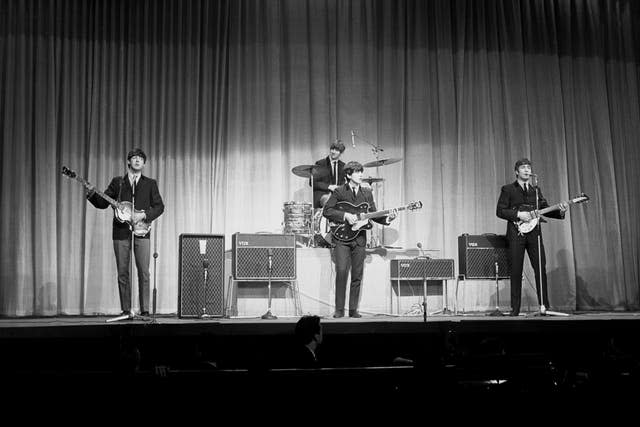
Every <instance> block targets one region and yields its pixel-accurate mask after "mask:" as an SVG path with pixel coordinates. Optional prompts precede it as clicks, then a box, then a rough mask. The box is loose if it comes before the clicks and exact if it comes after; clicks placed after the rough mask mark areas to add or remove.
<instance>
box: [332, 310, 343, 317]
mask: <svg viewBox="0 0 640 427" xmlns="http://www.w3.org/2000/svg"><path fill="white" fill-rule="evenodd" d="M339 317H344V310H336V311H334V312H333V318H334V319H337V318H339Z"/></svg>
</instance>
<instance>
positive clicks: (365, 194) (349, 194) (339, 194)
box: [322, 184, 387, 246]
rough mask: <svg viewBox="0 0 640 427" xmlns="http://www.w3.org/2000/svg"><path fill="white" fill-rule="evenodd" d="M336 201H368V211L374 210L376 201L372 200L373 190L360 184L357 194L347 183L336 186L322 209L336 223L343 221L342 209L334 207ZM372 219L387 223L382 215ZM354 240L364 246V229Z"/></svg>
mask: <svg viewBox="0 0 640 427" xmlns="http://www.w3.org/2000/svg"><path fill="white" fill-rule="evenodd" d="M338 202H349V203H351V204H353V205H356V206H357V205H359V204H361V203H365V202H366V203H368V204H369V210H368V212H376V211H377V209H376V203H375V201H374V200H373V192H372V191H371V189H370V188H365V187H363V186H360V190H359V191H358V194H357V196H354V195H353V191H351V187H350V186H349V184H344V185H342V186H340V187H338V188H336V190H335V191H334V192H333V193H332V194H331V197H329V200H328V201H327V204H326V205H325V206H324V210H323V211H322V214H323V215H324V216H325V217H326V218H327V219H328V220H329V221H331V222H335V223H338V224H341V223H344V222H345V221H344V211H342V210H340V209H338V208H336V204H337V203H338ZM371 220H372V221H375V222H377V223H379V224H383V225H387V217H386V216H382V217H379V218H372V219H371ZM356 241H357V243H358V245H360V246H364V245H365V244H366V242H367V237H366V230H363V231H361V232H360V234H359V235H358V237H356Z"/></svg>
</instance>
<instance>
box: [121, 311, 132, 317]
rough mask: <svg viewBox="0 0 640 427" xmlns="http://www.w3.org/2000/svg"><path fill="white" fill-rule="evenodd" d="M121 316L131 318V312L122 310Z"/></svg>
mask: <svg viewBox="0 0 640 427" xmlns="http://www.w3.org/2000/svg"><path fill="white" fill-rule="evenodd" d="M120 316H129V317H131V312H130V311H129V310H122V313H120Z"/></svg>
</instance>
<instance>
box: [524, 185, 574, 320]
mask: <svg viewBox="0 0 640 427" xmlns="http://www.w3.org/2000/svg"><path fill="white" fill-rule="evenodd" d="M533 179H534V180H535V181H536V185H535V186H534V189H535V190H536V215H537V214H538V210H539V209H540V201H539V194H538V176H537V175H533ZM540 219H542V218H540ZM536 227H538V242H537V244H538V277H539V282H540V296H539V297H538V298H539V301H538V303H539V304H540V311H539V312H538V313H535V314H536V315H538V316H569V315H568V314H567V313H560V312H557V311H550V310H547V308H546V307H545V306H544V287H543V282H542V273H543V271H542V222H541V221H538V225H537V226H536ZM547 288H548V283H547ZM548 295H549V290H548V289H547V298H549V297H548Z"/></svg>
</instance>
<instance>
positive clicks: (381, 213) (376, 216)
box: [360, 206, 407, 219]
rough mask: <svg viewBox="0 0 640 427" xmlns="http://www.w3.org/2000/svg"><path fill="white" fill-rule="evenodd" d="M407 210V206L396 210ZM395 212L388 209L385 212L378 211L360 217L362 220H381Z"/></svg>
mask: <svg viewBox="0 0 640 427" xmlns="http://www.w3.org/2000/svg"><path fill="white" fill-rule="evenodd" d="M406 209H407V207H406V206H401V207H399V208H395V210H396V211H404V210H406ZM393 210H394V209H387V210H384V211H376V212H371V213H366V214H362V215H360V219H371V218H380V217H382V216H387V215H389V214H390V213H391V212H392V211H393Z"/></svg>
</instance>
